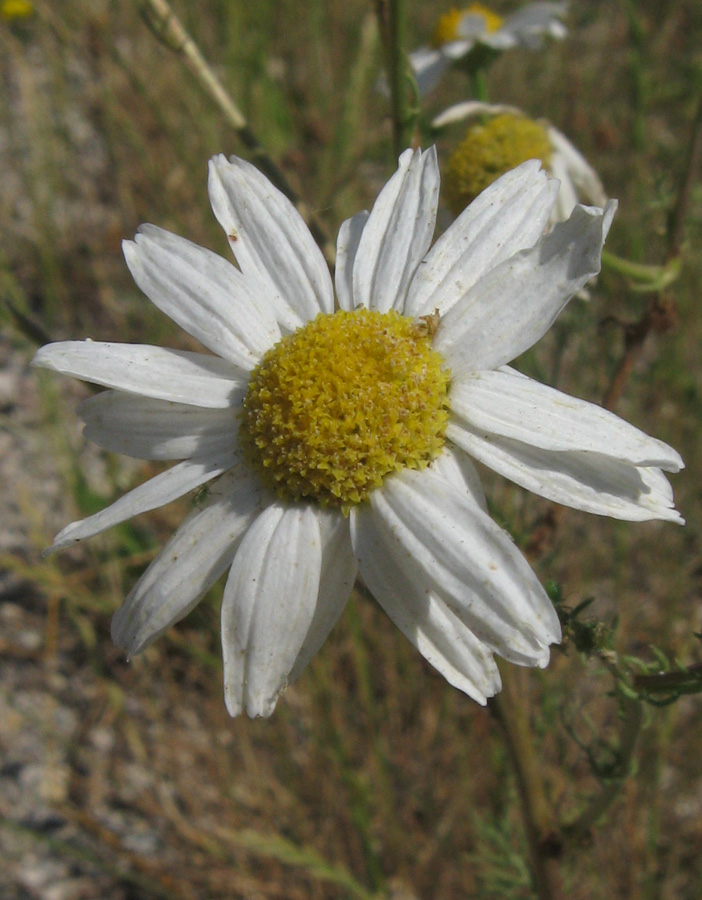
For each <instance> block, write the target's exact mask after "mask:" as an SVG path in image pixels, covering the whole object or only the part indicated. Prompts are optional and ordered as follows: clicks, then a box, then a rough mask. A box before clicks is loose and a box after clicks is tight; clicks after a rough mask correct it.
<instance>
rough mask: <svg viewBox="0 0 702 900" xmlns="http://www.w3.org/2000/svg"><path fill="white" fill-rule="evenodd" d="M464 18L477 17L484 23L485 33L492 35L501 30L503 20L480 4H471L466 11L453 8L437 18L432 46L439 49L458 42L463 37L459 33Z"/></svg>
mask: <svg viewBox="0 0 702 900" xmlns="http://www.w3.org/2000/svg"><path fill="white" fill-rule="evenodd" d="M464 16H477V17H479V18H481V19H482V20H483V22H484V26H485V32H486V33H487V34H492V32H493V31H497V30H498V29H500V28H502V25H503V23H504V19H503V18H502V16H498V15H497V13H494V12H492V10H489V9H487V7H485V6H483V5H482V4H481V3H471V5H470V6H468V7H467V8H466V9H456V8H455V7H453V8H452V9H450V10H449V11H448V12H447V13H444V14H443V15H442V16H439V21H438V22H437V25H436V29H435V30H434V36H433V37H432V41H431V42H432V45H433V46H434V47H435V48H437V49H438V48H439V47H441V46H442V45H443V44H450V43H451V41H459V40H460V39H461V38H462V37H463V35H462V34H461V33H460V25H461V20H462V19H463V17H464Z"/></svg>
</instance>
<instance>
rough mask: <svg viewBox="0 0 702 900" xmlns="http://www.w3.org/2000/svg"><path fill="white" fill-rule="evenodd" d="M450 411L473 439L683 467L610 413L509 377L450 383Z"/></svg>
mask: <svg viewBox="0 0 702 900" xmlns="http://www.w3.org/2000/svg"><path fill="white" fill-rule="evenodd" d="M449 401H450V404H451V412H452V414H453V415H454V416H458V418H459V419H461V420H462V421H463V422H465V423H466V424H467V425H468V426H469V427H470V429H471V430H472V431H474V432H476V433H477V434H483V435H485V436H486V437H489V435H499V436H501V437H506V438H512V439H513V440H516V441H521V442H522V443H525V444H530V445H531V446H533V447H542V448H544V449H545V450H587V451H591V452H594V453H602V454H605V455H606V456H612V457H615V458H616V459H621V460H623V461H626V462H630V463H633V464H634V465H636V466H657V467H659V468H662V469H667V470H668V471H670V472H677V471H679V470H680V469H681V468H683V466H684V463H683V461H682V459H681V458H680V455H679V454H678V453H677V452H676V451H675V450H673V448H672V447H669V446H668V445H667V444H664V443H663V441H659V440H656V438H652V437H649V436H648V435H647V434H645V433H644V432H643V431H640V430H639V429H638V428H635V427H634V426H633V425H629V423H628V422H625V421H624V420H623V419H620V418H619V416H615V415H614V413H611V412H608V410H606V409H602V407H601V406H596V405H595V404H594V403H588V402H587V401H585V400H578V399H577V398H575V397H570V396H569V395H568V394H564V393H563V392H562V391H558V390H555V389H554V388H551V387H548V386H547V385H545V384H540V383H539V382H538V381H534V380H533V379H531V378H524V377H521V376H515V375H512V374H511V373H509V372H505V371H499V372H478V373H475V374H473V375H469V376H465V377H464V378H462V379H455V380H454V381H452V383H451V391H450V395H449Z"/></svg>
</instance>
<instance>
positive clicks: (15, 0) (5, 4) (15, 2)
mask: <svg viewBox="0 0 702 900" xmlns="http://www.w3.org/2000/svg"><path fill="white" fill-rule="evenodd" d="M33 13H34V7H33V6H32V4H31V3H30V2H29V0H1V2H0V19H5V20H6V21H7V22H13V21H15V20H16V19H27V18H28V17H29V16H31V15H32V14H33Z"/></svg>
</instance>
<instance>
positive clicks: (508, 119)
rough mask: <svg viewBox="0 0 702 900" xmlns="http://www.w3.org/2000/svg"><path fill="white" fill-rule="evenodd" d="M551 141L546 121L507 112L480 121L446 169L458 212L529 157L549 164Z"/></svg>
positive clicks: (449, 196) (450, 200)
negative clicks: (541, 123) (543, 123)
mask: <svg viewBox="0 0 702 900" xmlns="http://www.w3.org/2000/svg"><path fill="white" fill-rule="evenodd" d="M552 150H553V148H552V146H551V141H550V140H549V137H548V133H547V131H546V129H545V128H544V126H543V125H540V124H539V123H538V122H534V121H533V120H532V119H528V118H526V117H525V116H516V115H512V114H510V113H504V114H502V115H499V116H495V117H494V118H491V119H488V120H487V121H486V122H482V121H481V122H476V123H475V124H474V125H471V127H470V128H469V129H468V132H467V133H466V136H465V137H464V138H463V140H462V141H461V143H460V144H459V145H458V147H456V149H455V150H454V152H453V153H452V154H451V156H450V158H449V161H448V163H447V165H446V171H445V173H444V185H443V186H444V196H445V200H446V204H447V206H448V207H449V208H450V209H451V211H452V212H453V213H455V215H458V214H459V213H461V212H462V211H463V210H464V209H465V208H466V206H468V204H469V203H471V202H472V201H473V200H475V198H476V197H477V196H478V194H479V193H480V192H481V191H483V190H485V188H486V187H488V186H489V185H491V184H492V183H493V181H495V180H496V179H497V178H499V177H500V175H504V173H505V172H509V170H510V169H514V168H516V167H517V166H518V165H520V164H521V163H523V162H526V161H527V160H528V159H540V160H541V162H542V163H543V164H544V165H545V166H548V165H549V163H550V161H551V153H552Z"/></svg>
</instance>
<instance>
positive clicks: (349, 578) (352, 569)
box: [288, 509, 358, 684]
mask: <svg viewBox="0 0 702 900" xmlns="http://www.w3.org/2000/svg"><path fill="white" fill-rule="evenodd" d="M317 516H318V518H319V528H320V534H321V538H322V571H321V575H320V579H319V597H318V598H317V606H316V609H315V611H314V617H313V619H312V622H311V623H310V627H309V631H308V632H307V636H306V637H305V640H304V641H303V644H302V647H301V648H300V652H299V653H298V656H297V659H296V660H295V665H294V666H293V667H292V669H291V670H290V675H289V676H288V681H289V682H290V683H291V684H292V682H293V681H295V679H296V678H297V677H298V676H299V675H300V673H301V672H302V670H303V669H304V668H305V666H306V665H307V663H308V662H309V661H310V660H311V659H312V657H313V656H314V655H315V654H316V653H317V651H318V650H319V649H320V647H321V646H322V644H323V643H324V642H325V641H326V639H327V638H328V637H329V633H330V631H331V630H332V628H333V627H334V625H336V623H337V621H338V619H339V616H340V615H341V613H342V612H343V611H344V607H345V606H346V602H347V600H348V599H349V596H350V594H351V591H352V590H353V586H354V583H355V581H356V572H357V570H358V566H357V564H356V558H355V556H354V555H353V549H352V547H351V536H350V534H349V520H348V519H347V518H345V517H344V516H342V515H341V514H340V513H337V512H334V511H331V510H323V509H320V510H318V512H317Z"/></svg>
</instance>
